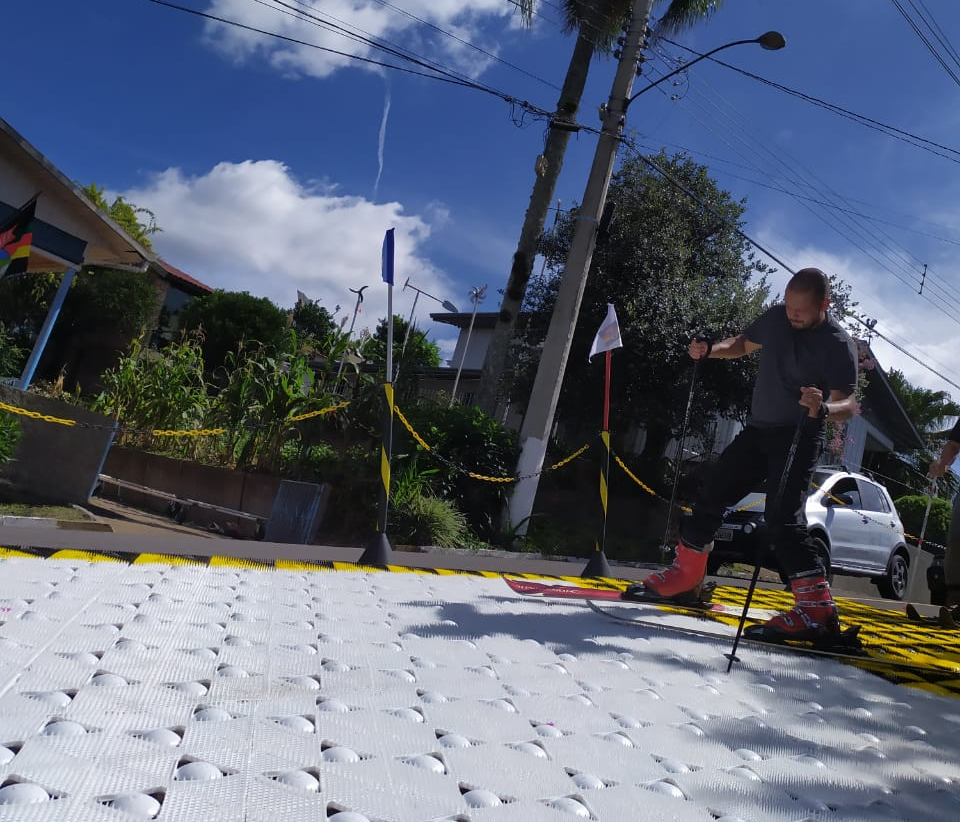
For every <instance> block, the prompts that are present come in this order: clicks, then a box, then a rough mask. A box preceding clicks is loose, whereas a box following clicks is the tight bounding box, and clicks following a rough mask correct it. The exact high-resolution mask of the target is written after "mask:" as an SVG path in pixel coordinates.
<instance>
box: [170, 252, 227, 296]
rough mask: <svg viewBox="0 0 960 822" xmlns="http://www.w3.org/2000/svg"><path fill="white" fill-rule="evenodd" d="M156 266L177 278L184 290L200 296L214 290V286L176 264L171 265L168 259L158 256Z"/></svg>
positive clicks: (171, 277)
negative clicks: (192, 275) (201, 280)
mask: <svg viewBox="0 0 960 822" xmlns="http://www.w3.org/2000/svg"><path fill="white" fill-rule="evenodd" d="M156 267H158V268H160V269H161V270H162V271H163V272H165V273H166V274H167V275H168V276H169V278H170V279H172V280H175V281H176V283H177V285H178V287H179V288H180V289H181V290H182V291H186V292H187V293H189V294H194V295H195V296H198V295H200V294H210V293H212V292H213V286H209V285H207V284H206V283H202V282H200V280H198V279H196V278H195V277H191V276H190V275H189V274H187V272H186V271H181V270H180V269H179V268H177V267H176V266H173V265H170V263H168V262H167V261H166V260H164V259H161V258H160V257H157V259H156Z"/></svg>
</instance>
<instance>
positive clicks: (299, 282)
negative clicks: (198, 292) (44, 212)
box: [121, 160, 455, 331]
mask: <svg viewBox="0 0 960 822" xmlns="http://www.w3.org/2000/svg"><path fill="white" fill-rule="evenodd" d="M121 194H122V195H123V197H124V198H125V199H127V200H128V201H129V202H133V203H136V204H137V205H138V206H143V207H145V208H149V209H150V210H151V211H152V212H153V213H154V214H155V215H156V218H157V224H158V225H159V226H160V227H161V228H162V229H163V230H162V232H161V233H160V234H157V235H155V236H154V238H153V240H154V245H155V247H156V249H157V251H158V253H159V254H160V255H161V256H163V257H164V258H165V259H167V260H168V261H169V262H170V263H172V264H173V265H175V266H177V267H178V268H181V269H183V270H184V271H186V272H187V273H188V274H190V275H191V276H194V277H196V278H197V279H198V280H201V281H202V282H205V283H207V284H208V285H211V286H213V287H215V288H223V289H226V290H229V291H249V292H250V293H251V294H254V295H256V296H264V297H269V298H270V299H271V300H273V301H274V302H275V303H277V304H278V305H279V306H281V307H282V308H290V307H292V306H293V305H294V303H295V302H296V299H297V290H298V289H299V290H300V291H303V292H304V293H305V294H306V295H307V296H308V297H310V298H311V299H315V300H317V299H318V300H320V301H321V302H322V304H323V305H324V307H326V308H327V309H328V310H330V311H333V309H334V307H335V306H336V305H337V304H339V305H341V306H342V308H341V313H340V316H343V314H344V313H346V314H348V315H352V312H353V307H354V302H355V299H356V297H355V296H354V295H353V294H351V293H350V292H349V291H348V289H349V288H359V287H360V286H363V285H368V286H370V287H369V288H368V289H367V291H366V292H364V302H363V313H362V314H361V315H360V316H359V317H358V318H357V325H356V331H359V330H360V329H362V328H364V327H369V328H370V329H371V330H372V329H373V328H374V327H375V326H376V323H377V320H378V319H380V318H381V317H384V316H386V310H387V294H386V292H387V287H386V285H384V284H383V282H382V281H381V278H380V248H381V243H382V241H383V235H384V232H385V231H386V229H388V228H395V229H396V273H395V278H396V287H395V288H394V306H393V309H394V313H395V314H400V315H403V316H406V315H407V313H408V311H409V309H410V306H411V304H412V300H413V294H412V292H410V291H409V290H408V291H406V292H403V291H402V286H403V283H404V281H405V280H406V278H407V277H411V278H412V279H413V280H414V282H415V283H416V284H417V285H418V286H419V287H420V288H422V289H424V290H426V291H428V292H429V293H431V294H434V295H436V296H437V297H439V298H441V299H449V298H451V296H452V295H453V294H455V292H454V291H453V290H452V288H451V285H450V283H449V281H448V279H447V278H446V276H445V275H444V274H443V273H442V272H441V271H439V270H438V269H437V268H436V267H435V266H434V265H433V264H431V262H430V261H429V260H428V259H426V257H425V256H424V255H423V253H422V250H421V248H422V246H423V244H424V242H425V241H426V240H427V238H428V237H429V235H430V228H431V227H430V224H429V223H428V222H427V221H426V220H425V219H424V218H422V217H420V216H416V215H407V214H404V212H403V206H402V205H401V204H400V203H372V202H370V201H369V200H366V199H364V198H362V197H351V196H345V195H339V194H338V193H337V192H336V188H335V187H334V186H330V185H326V186H313V187H308V186H305V185H303V184H301V183H299V182H298V181H297V180H296V179H295V178H294V177H293V175H292V174H291V172H290V170H289V169H288V168H287V167H286V166H284V165H283V164H282V163H280V162H277V161H275V160H260V161H247V162H243V163H219V164H218V165H216V166H215V167H214V168H213V169H211V170H210V171H209V172H208V173H206V174H204V175H202V176H198V177H188V176H186V175H184V174H183V172H182V171H180V170H179V169H176V168H170V169H167V170H166V171H163V172H161V173H159V174H157V175H156V176H154V177H153V178H152V179H151V180H150V182H149V183H148V184H147V185H145V186H142V187H140V188H136V189H131V190H128V191H123V192H121ZM417 310H418V315H421V314H422V311H421V306H420V305H418V307H417Z"/></svg>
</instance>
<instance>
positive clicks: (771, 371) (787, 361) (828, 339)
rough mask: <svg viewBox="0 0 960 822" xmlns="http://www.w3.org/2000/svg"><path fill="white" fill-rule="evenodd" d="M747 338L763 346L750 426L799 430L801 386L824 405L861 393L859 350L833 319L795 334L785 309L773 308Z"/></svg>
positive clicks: (761, 318) (755, 325)
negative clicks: (833, 396) (834, 395)
mask: <svg viewBox="0 0 960 822" xmlns="http://www.w3.org/2000/svg"><path fill="white" fill-rule="evenodd" d="M745 333H746V337H747V339H748V340H750V341H751V342H754V343H758V344H759V345H762V346H763V348H761V349H760V372H759V374H758V375H757V382H756V385H754V387H753V402H752V404H751V407H750V418H749V420H748V421H749V423H750V424H752V425H758V426H770V425H793V424H795V423H796V422H797V421H798V420H799V419H800V416H801V414H802V413H803V408H802V407H801V406H800V405H799V404H798V401H799V399H800V388H801V387H802V386H816V387H817V388H819V389H820V390H821V391H822V392H823V396H824V399H828V398H829V397H830V392H831V391H850V392H853V391H854V390H855V389H856V387H857V347H856V345H855V344H854V342H853V340H852V339H851V337H850V335H849V334H848V333H847V332H846V331H844V330H843V328H841V327H840V324H839V323H838V322H837V321H836V320H835V319H834V318H833V317H831V316H830V315H829V314H827V318H826V320H825V321H824V322H822V323H820V325H817V326H814V327H813V328H807V329H804V330H802V331H797V330H795V329H794V327H793V326H792V325H790V321H789V320H788V319H787V309H786V307H785V306H784V305H774V306H772V307H771V308H768V309H767V310H766V311H765V312H764V313H763V314H761V315H760V316H759V317H757V319H755V320H754V321H753V322H752V323H751V324H750V327H749V328H747V330H746V332H745Z"/></svg>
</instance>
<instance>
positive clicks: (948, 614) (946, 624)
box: [937, 606, 960, 631]
mask: <svg viewBox="0 0 960 822" xmlns="http://www.w3.org/2000/svg"><path fill="white" fill-rule="evenodd" d="M958 617H960V608H947V607H945V606H941V608H940V612H939V613H938V614H937V622H938V623H939V625H940V627H941V628H946V629H947V630H948V631H956V630H957V629H958V628H960V622H958V621H957V619H958Z"/></svg>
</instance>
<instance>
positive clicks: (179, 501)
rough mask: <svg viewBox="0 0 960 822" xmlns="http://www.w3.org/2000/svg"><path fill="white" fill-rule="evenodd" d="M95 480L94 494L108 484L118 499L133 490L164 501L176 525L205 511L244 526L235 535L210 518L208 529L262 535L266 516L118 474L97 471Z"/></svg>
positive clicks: (246, 534)
mask: <svg viewBox="0 0 960 822" xmlns="http://www.w3.org/2000/svg"><path fill="white" fill-rule="evenodd" d="M97 479H98V481H99V487H98V490H97V492H95V493H100V490H99V488H100V487H102V486H104V485H111V486H114V487H115V488H116V489H117V497H116V498H117V500H122V491H133V492H134V493H135V494H142V495H143V496H146V497H151V498H153V499H158V500H166V501H167V505H166V513H167V515H168V516H169V517H170V518H171V519H172V520H174V521H175V522H177V523H178V524H182V523H184V522H185V521H187V520H188V519H191V515H192V514H193V513H194V512H195V511H208V512H211V513H213V514H223V515H225V516H228V517H230V518H231V519H233V520H235V521H236V523H237V526H241V524H242V526H243V527H238V528H237V532H238V533H236V534H233V533H228V532H227V531H226V530H225V529H224V528H223V526H222V525H220V524H219V523H217V522H216V521H215V520H213V519H212V518H210V523H212V524H213V525H214V526H215V527H211V525H210V524H208V525H207V527H208V530H216V531H218V532H220V533H226V534H227V535H228V536H242V537H245V538H247V539H262V537H263V533H264V528H265V527H266V522H267V517H261V516H258V515H257V514H251V513H250V512H249V511H238V510H236V509H235V508H227V507H225V506H222V505H214V504H213V503H210V502H203V501H202V500H196V499H190V498H189V497H182V496H179V495H178V494H173V493H171V492H169V491H161V490H159V489H157V488H150V487H148V486H146V485H140V484H139V483H136V482H130V481H128V480H122V479H118V478H117V477H111V476H109V475H107V474H99V475H98V477H97Z"/></svg>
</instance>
